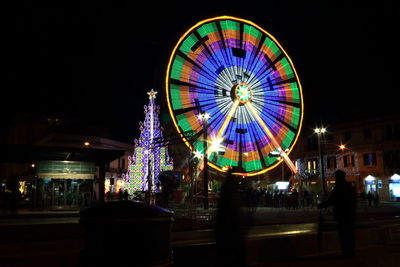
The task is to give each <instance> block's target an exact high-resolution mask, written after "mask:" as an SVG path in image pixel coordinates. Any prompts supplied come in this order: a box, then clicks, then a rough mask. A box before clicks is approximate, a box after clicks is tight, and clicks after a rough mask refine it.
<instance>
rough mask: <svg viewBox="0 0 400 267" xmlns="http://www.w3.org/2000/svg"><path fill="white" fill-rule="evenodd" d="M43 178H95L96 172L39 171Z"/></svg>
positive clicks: (40, 176)
mask: <svg viewBox="0 0 400 267" xmlns="http://www.w3.org/2000/svg"><path fill="white" fill-rule="evenodd" d="M38 178H41V179H71V180H77V179H94V174H89V173H38Z"/></svg>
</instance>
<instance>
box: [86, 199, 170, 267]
mask: <svg viewBox="0 0 400 267" xmlns="http://www.w3.org/2000/svg"><path fill="white" fill-rule="evenodd" d="M172 222H173V212H172V211H169V210H166V209H163V208H160V207H157V206H151V205H148V204H146V203H143V202H139V201H129V200H124V201H114V202H106V203H101V204H98V205H96V206H93V207H90V208H88V209H86V210H83V211H81V213H80V220H79V223H80V224H82V225H83V228H84V230H85V241H84V248H83V250H82V251H81V253H80V257H79V263H80V266H172V250H171V243H170V237H171V228H172Z"/></svg>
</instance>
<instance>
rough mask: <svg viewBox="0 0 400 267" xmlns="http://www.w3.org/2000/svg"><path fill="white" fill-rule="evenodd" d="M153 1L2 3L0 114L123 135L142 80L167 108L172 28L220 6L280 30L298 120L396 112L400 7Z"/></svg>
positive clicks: (138, 116)
mask: <svg viewBox="0 0 400 267" xmlns="http://www.w3.org/2000/svg"><path fill="white" fill-rule="evenodd" d="M54 2H56V3H59V1H54ZM163 2H164V4H161V5H160V4H158V3H157V1H147V2H146V1H145V2H143V3H141V5H142V4H143V5H144V6H139V5H138V1H109V2H104V1H103V2H99V1H93V2H70V1H65V4H46V3H43V2H40V1H24V2H21V4H17V5H15V6H10V7H9V8H7V9H6V10H5V11H6V12H5V13H6V16H5V23H4V24H3V29H4V31H3V32H2V33H3V38H2V43H3V45H4V44H5V48H4V47H3V54H5V61H4V62H5V67H6V82H7V84H6V86H2V87H3V90H2V92H3V97H2V101H1V102H2V105H1V118H2V120H5V121H6V120H7V119H8V118H10V117H12V115H13V114H15V113H16V112H19V111H22V112H26V113H35V114H45V115H46V114H49V115H51V114H53V115H61V116H66V117H70V118H72V119H76V118H79V121H80V122H81V123H84V124H90V125H101V126H103V127H107V128H110V129H111V132H112V134H113V136H114V137H115V138H116V139H119V140H121V141H130V142H131V141H132V140H133V138H135V137H138V123H139V121H141V120H143V119H144V114H143V105H145V104H147V102H148V97H147V94H146V92H147V91H149V90H150V89H151V88H154V89H155V90H157V91H159V93H158V95H157V97H158V98H157V101H158V104H160V105H161V112H162V113H163V114H167V113H168V111H167V109H166V104H165V85H164V76H165V72H166V67H167V61H168V58H169V56H170V53H171V51H172V49H173V47H174V45H175V43H176V42H177V41H178V39H179V37H180V36H181V35H182V34H183V33H184V32H185V31H186V30H187V29H188V28H190V27H191V26H192V25H194V24H195V23H197V22H198V21H200V20H202V19H206V18H209V17H213V16H219V15H232V16H237V17H241V18H244V19H248V20H251V21H253V22H254V23H256V24H258V25H259V26H261V27H263V28H264V29H265V30H267V31H268V32H269V33H270V34H272V35H273V36H274V37H275V38H276V39H277V40H278V41H279V42H280V44H281V45H282V46H283V47H284V49H285V50H286V52H287V53H288V54H289V56H290V57H291V59H292V61H293V63H294V65H295V67H296V69H297V71H298V74H299V77H300V81H301V83H302V86H303V94H304V101H305V121H306V123H309V124H312V123H314V122H315V123H320V122H328V123H330V122H334V121H341V120H343V119H344V118H345V117H354V116H370V115H371V114H376V113H393V112H397V113H399V112H398V109H397V107H396V105H397V102H398V100H397V98H398V97H397V95H396V92H398V91H399V89H400V88H399V84H400V83H399V82H397V81H396V82H395V75H399V67H398V66H397V64H398V63H396V61H395V56H399V52H398V45H397V42H395V38H396V35H398V33H399V28H398V26H399V25H398V24H399V12H398V10H396V9H395V8H394V5H393V4H392V3H391V2H390V1H376V2H375V3H371V4H366V3H364V2H365V1H360V2H351V1H343V3H341V2H340V1H331V3H320V2H326V1H304V3H303V2H302V1H291V2H285V1H254V2H253V1H245V2H243V3H241V4H237V3H235V2H236V1H230V2H228V3H216V2H217V1H208V2H206V1H199V2H198V3H197V5H199V6H190V5H189V2H187V1H185V2H173V1H163ZM72 3H73V4H72ZM193 3H194V2H193ZM261 3H262V4H261ZM4 26H6V27H4ZM396 39H397V38H396ZM5 93H7V95H5ZM163 118H165V115H164V116H163Z"/></svg>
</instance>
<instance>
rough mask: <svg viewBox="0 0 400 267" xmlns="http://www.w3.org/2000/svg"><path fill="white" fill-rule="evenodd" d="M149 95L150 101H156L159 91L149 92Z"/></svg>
mask: <svg viewBox="0 0 400 267" xmlns="http://www.w3.org/2000/svg"><path fill="white" fill-rule="evenodd" d="M147 94H148V95H149V99H154V98H156V94H157V91H154V90H153V89H151V91H150V92H147Z"/></svg>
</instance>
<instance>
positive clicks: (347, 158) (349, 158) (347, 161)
mask: <svg viewBox="0 0 400 267" xmlns="http://www.w3.org/2000/svg"><path fill="white" fill-rule="evenodd" d="M343 166H344V167H354V155H344V156H343Z"/></svg>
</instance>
